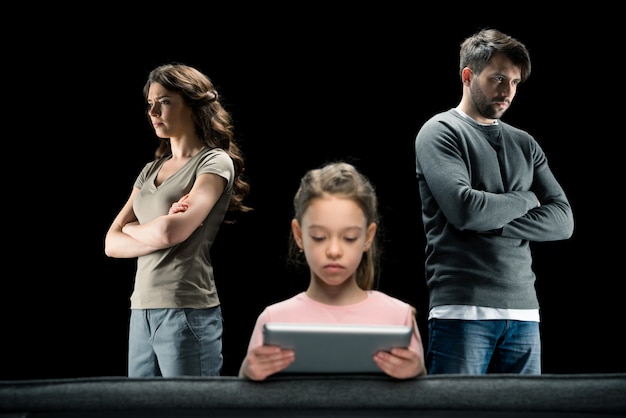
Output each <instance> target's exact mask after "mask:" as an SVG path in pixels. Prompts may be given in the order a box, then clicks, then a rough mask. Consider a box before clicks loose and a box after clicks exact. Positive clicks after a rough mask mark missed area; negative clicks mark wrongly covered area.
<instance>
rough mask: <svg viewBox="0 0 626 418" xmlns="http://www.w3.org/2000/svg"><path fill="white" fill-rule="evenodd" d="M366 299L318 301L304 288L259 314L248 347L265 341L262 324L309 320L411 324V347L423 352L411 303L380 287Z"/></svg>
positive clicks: (370, 323) (342, 322)
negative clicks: (341, 303)
mask: <svg viewBox="0 0 626 418" xmlns="http://www.w3.org/2000/svg"><path fill="white" fill-rule="evenodd" d="M368 295H369V297H368V298H367V299H366V300H364V301H363V302H359V303H355V304H354V305H347V306H333V305H326V304H324V303H320V302H317V301H315V300H313V299H311V298H309V297H308V296H307V294H306V293H305V292H302V293H298V294H297V295H295V296H293V297H291V298H289V299H286V300H284V301H281V302H277V303H275V304H273V305H269V306H267V307H266V308H265V309H264V310H263V312H261V314H260V315H259V317H258V318H257V320H256V324H255V326H254V330H253V331H252V336H251V337H250V343H249V345H248V350H250V349H251V348H253V347H256V346H259V345H261V344H263V325H264V324H265V323H267V322H305V323H306V322H308V323H318V324H319V323H324V324H367V325H380V324H389V325H412V326H413V328H414V329H415V331H416V332H414V333H413V337H412V338H411V348H412V349H413V350H415V351H416V352H418V353H419V354H420V355H421V356H423V355H424V348H423V346H422V337H421V336H420V333H419V330H418V328H417V323H416V322H415V316H414V315H413V311H412V309H411V306H410V305H409V304H408V303H406V302H403V301H401V300H399V299H396V298H393V297H391V296H389V295H386V294H384V293H382V292H379V291H377V290H370V291H368Z"/></svg>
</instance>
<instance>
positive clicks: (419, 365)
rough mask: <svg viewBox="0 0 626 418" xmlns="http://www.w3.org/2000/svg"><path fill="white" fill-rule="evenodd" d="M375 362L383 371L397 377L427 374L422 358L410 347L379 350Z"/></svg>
mask: <svg viewBox="0 0 626 418" xmlns="http://www.w3.org/2000/svg"><path fill="white" fill-rule="evenodd" d="M374 362H375V363H376V364H377V365H378V367H380V369H381V370H382V371H383V372H385V373H386V374H388V375H389V376H391V377H395V378H396V379H411V378H413V377H416V376H421V375H425V374H426V366H425V365H424V363H423V362H422V358H421V357H420V356H419V354H417V353H416V352H415V351H413V350H411V349H409V348H392V349H391V352H387V351H379V352H378V353H376V354H375V355H374Z"/></svg>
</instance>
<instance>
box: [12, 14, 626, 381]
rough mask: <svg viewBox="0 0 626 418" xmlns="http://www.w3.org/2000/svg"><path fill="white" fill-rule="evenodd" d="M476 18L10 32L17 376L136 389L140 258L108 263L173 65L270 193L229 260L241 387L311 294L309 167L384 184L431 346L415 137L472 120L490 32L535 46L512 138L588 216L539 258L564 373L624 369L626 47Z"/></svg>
mask: <svg viewBox="0 0 626 418" xmlns="http://www.w3.org/2000/svg"><path fill="white" fill-rule="evenodd" d="M469 6H471V7H474V8H479V9H478V10H477V11H476V12H468V11H465V10H461V8H459V10H455V7H456V6H454V7H453V6H452V5H449V7H448V6H441V10H439V11H438V12H437V11H434V10H432V9H430V10H429V11H428V12H427V11H425V10H424V11H420V10H416V9H415V6H412V7H408V6H404V7H397V6H393V5H392V4H391V3H390V4H388V5H385V6H384V7H382V6H371V7H368V8H366V7H359V8H358V9H356V8H352V9H347V8H346V9H344V10H342V11H340V10H338V9H337V8H335V7H322V6H305V5H299V6H291V7H289V6H287V7H281V8H279V7H277V6H268V5H265V6H258V5H257V6H255V7H253V8H251V7H250V6H244V5H241V6H239V7H233V8H232V9H231V10H218V9H217V8H211V9H209V8H208V7H205V9H206V10H199V9H194V8H189V7H188V6H184V5H182V4H181V5H173V6H172V7H171V8H170V9H163V10H154V9H153V8H152V5H148V4H147V5H144V6H143V7H147V8H149V9H151V12H154V13H146V14H145V15H137V16H134V17H132V18H131V17H129V16H128V15H127V14H126V13H125V12H124V11H123V9H120V10H115V11H113V10H104V11H97V12H96V11H94V12H91V11H81V12H77V11H73V13H79V14H80V15H81V17H80V18H79V19H69V18H64V19H62V20H57V19H47V18H46V16H47V13H48V12H50V13H52V12H53V10H39V14H38V16H39V17H38V18H37V19H32V18H31V19H24V23H23V24H22V25H18V26H19V29H18V30H15V31H12V32H11V33H6V34H5V39H6V40H7V45H8V49H9V50H10V51H9V53H10V55H8V56H6V57H5V64H4V68H5V71H4V74H5V76H4V83H3V84H4V88H3V91H4V92H5V93H6V94H5V95H3V96H4V99H5V107H6V106H7V105H8V107H9V108H10V109H11V110H10V111H9V113H8V114H5V115H8V117H7V120H5V126H12V127H13V129H16V132H11V131H10V130H9V129H8V128H7V132H6V135H7V137H5V141H6V142H7V143H8V145H7V147H8V151H7V153H8V154H7V155H5V166H6V167H10V172H11V173H13V177H11V182H10V183H9V184H11V185H12V186H11V187H7V188H6V189H5V210H4V213H5V216H6V218H7V222H6V223H7V225H6V236H5V238H6V241H5V248H6V250H5V257H4V258H5V260H4V261H5V265H6V266H7V269H6V272H5V274H4V277H5V278H4V280H3V281H4V283H5V287H4V291H3V294H4V297H3V299H4V303H3V324H4V327H5V332H4V333H3V335H5V338H6V339H5V340H4V342H3V355H2V365H1V366H0V367H1V369H0V379H34V378H73V377H88V376H124V375H125V374H126V350H127V321H128V313H129V312H128V306H129V296H130V293H131V291H132V282H133V274H134V270H135V261H134V260H116V259H109V258H107V257H106V256H105V255H104V253H103V239H104V235H105V233H106V229H107V228H108V226H109V224H110V222H111V221H112V219H113V217H114V216H115V215H116V213H117V211H118V210H119V209H120V208H121V206H122V205H123V203H124V202H125V200H126V198H127V197H128V194H129V193H130V190H131V186H132V184H133V181H134V179H135V177H136V175H137V174H138V172H139V170H140V169H141V167H142V166H143V165H144V164H145V162H147V161H148V160H150V159H151V158H152V156H153V153H154V151H155V149H156V146H157V140H156V137H155V136H154V133H153V131H152V128H151V127H150V125H149V123H148V121H147V118H146V116H145V101H144V98H143V95H142V87H143V84H144V82H145V79H146V77H147V74H148V72H149V71H150V70H151V69H152V68H154V67H155V66H157V65H160V64H162V63H165V62H170V61H178V62H183V63H186V64H189V65H193V66H196V67H198V68H199V69H200V70H202V71H203V72H205V73H206V74H207V75H209V77H210V78H211V79H212V80H213V81H214V83H215V84H216V86H217V88H218V91H219V92H220V94H221V98H222V102H223V104H224V106H225V107H226V108H227V109H228V110H229V111H230V112H231V113H232V115H233V117H234V123H235V133H236V137H237V140H238V142H239V145H240V146H241V148H242V150H243V152H244V155H245V157H246V174H247V176H248V180H249V182H250V184H251V186H252V193H251V195H250V197H249V201H248V203H249V204H250V205H251V206H253V207H254V208H255V211H254V212H251V213H248V214H243V215H239V216H238V222H237V223H236V224H235V225H225V226H224V227H222V230H221V231H220V233H219V235H218V238H217V241H216V244H215V245H214V250H213V259H214V264H215V272H216V280H217V286H218V291H219V294H220V297H221V300H222V309H223V314H224V318H225V322H224V375H234V374H236V373H237V370H238V367H239V363H240V362H241V360H242V358H243V355H244V353H245V349H246V345H247V342H248V338H249V336H250V333H251V330H252V326H253V324H254V320H255V319H256V316H257V315H258V314H259V312H260V311H261V309H262V308H263V307H264V306H266V305H268V304H270V303H273V302H275V301H278V300H281V299H284V298H286V297H289V296H291V295H293V294H294V293H296V292H299V291H301V290H303V289H305V287H306V285H307V283H308V277H307V275H306V274H302V273H297V272H293V271H289V270H288V269H287V267H286V265H285V260H284V259H285V255H286V252H287V241H288V240H287V238H288V232H289V222H290V219H291V214H292V212H291V199H292V197H293V194H294V193H295V191H296V188H297V185H298V181H299V178H300V177H301V176H302V174H304V172H305V171H306V170H308V169H310V168H313V167H316V166H319V165H321V164H323V163H324V162H327V161H331V160H338V159H344V160H347V161H350V162H353V163H354V164H356V165H357V166H358V167H359V168H360V169H361V170H362V171H363V172H364V173H365V174H367V175H368V176H369V177H370V179H371V180H372V181H373V183H374V184H375V186H376V187H377V190H378V194H379V199H380V204H381V214H382V228H383V239H384V242H383V245H384V259H383V270H382V281H381V283H380V284H379V288H380V289H381V290H383V291H385V292H387V293H389V294H391V295H393V296H396V297H398V298H400V299H403V300H405V301H407V302H410V303H412V304H413V305H415V306H416V307H417V308H418V315H419V317H418V318H419V321H420V327H421V329H422V334H423V338H424V339H426V338H427V333H426V322H425V315H426V308H427V294H426V288H425V285H424V274H423V253H424V236H423V231H422V225H421V219H420V211H419V200H418V195H417V187H416V180H415V171H414V168H415V166H414V164H415V163H414V154H413V152H414V151H413V141H414V138H415V134H416V133H417V130H418V129H419V127H420V126H421V124H422V123H423V122H424V121H426V119H428V118H429V117H430V116H432V115H433V114H434V113H436V112H440V111H443V110H447V109H449V108H451V107H454V106H456V105H457V103H458V101H459V99H460V95H461V84H460V81H459V75H458V47H459V44H460V42H461V41H462V40H463V39H464V38H465V37H466V36H468V35H470V34H471V33H473V32H474V31H476V30H478V29H480V28H482V27H485V26H491V27H496V28H498V29H500V30H503V31H504V32H506V33H508V34H510V35H512V36H514V37H516V38H518V39H519V40H521V41H522V42H524V43H525V44H526V45H527V47H528V48H529V50H530V53H531V59H532V65H533V68H532V74H531V77H530V79H529V81H528V82H527V83H525V84H523V85H522V86H521V87H520V88H519V89H518V94H517V96H516V98H515V100H514V102H513V105H512V107H511V108H510V110H508V111H507V113H506V114H505V116H504V117H503V120H504V121H506V122H509V123H511V124H513V125H516V126H519V127H521V128H523V129H526V130H528V131H529V132H530V133H531V134H532V135H534V136H535V138H536V139H537V140H538V141H539V143H540V144H541V146H542V147H543V148H544V150H545V152H546V153H547V156H548V158H549V161H550V165H551V167H552V169H553V171H554V173H555V175H556V176H557V178H558V179H559V180H560V181H561V183H562V185H563V187H564V189H565V191H566V193H567V194H568V197H569V198H570V200H571V203H572V206H573V209H574V215H575V221H576V229H575V232H574V236H573V237H572V238H571V239H570V240H567V241H560V242H550V243H541V244H535V245H533V251H534V256H535V263H534V269H535V271H536V274H537V277H538V280H537V289H538V292H539V298H540V301H541V306H542V309H541V313H542V321H543V322H542V333H543V358H544V365H543V367H544V372H545V373H603V372H625V371H626V365H625V362H624V358H623V349H622V348H621V347H620V345H619V343H618V341H620V340H622V339H623V338H622V337H621V335H620V332H621V331H623V327H624V314H623V311H622V310H621V308H622V297H621V288H622V286H623V285H622V283H621V282H622V281H623V277H624V275H623V272H622V271H621V259H620V256H619V255H618V253H621V250H620V248H622V244H621V243H620V241H621V239H622V237H621V232H622V229H623V228H622V226H621V223H622V222H621V220H622V219H621V210H620V209H621V203H619V202H621V197H620V193H619V191H620V190H619V189H618V187H617V179H618V178H619V177H620V176H619V174H620V173H619V172H618V170H619V168H620V165H619V163H616V161H618V158H619V154H618V149H619V148H618V147H621V145H622V144H621V143H622V142H623V141H622V140H623V130H622V128H621V126H619V125H620V124H619V118H617V119H616V118H614V117H612V116H610V113H609V111H610V109H611V108H613V106H614V102H615V101H616V100H621V95H619V94H616V93H617V91H618V89H619V85H620V84H623V81H622V79H623V74H622V72H623V71H622V70H621V69H620V68H619V66H621V63H619V62H618V60H617V58H618V57H619V56H620V55H621V52H620V51H621V48H622V44H623V36H622V35H616V34H615V33H614V32H616V29H618V28H616V27H615V26H614V24H611V23H610V21H611V20H612V19H613V14H612V12H611V11H608V10H604V11H602V12H601V13H602V14H593V13H591V12H589V11H588V10H573V11H570V12H569V13H570V14H569V17H568V18H567V19H565V18H564V17H563V16H562V15H561V14H560V13H558V12H555V13H554V14H553V15H546V13H545V12H544V11H539V9H537V10H536V11H532V10H524V11H522V12H524V13H523V16H522V13H521V12H520V11H519V10H513V11H507V10H502V9H501V8H500V5H488V4H481V5H477V4H469ZM437 7H439V6H437ZM54 11H55V12H57V13H59V12H63V11H59V10H58V9H57V10H54ZM572 13H574V14H575V15H572ZM61 14H62V13H61ZM607 20H608V24H607ZM5 30H6V29H5ZM26 39H28V41H26ZM622 90H623V88H622ZM7 102H8V103H7ZM12 115H13V116H12ZM616 122H617V123H616ZM14 158H15V159H14ZM7 170H9V168H7ZM5 175H6V174H5ZM5 179H8V177H5ZM618 250H620V251H618ZM10 266H13V267H12V268H10Z"/></svg>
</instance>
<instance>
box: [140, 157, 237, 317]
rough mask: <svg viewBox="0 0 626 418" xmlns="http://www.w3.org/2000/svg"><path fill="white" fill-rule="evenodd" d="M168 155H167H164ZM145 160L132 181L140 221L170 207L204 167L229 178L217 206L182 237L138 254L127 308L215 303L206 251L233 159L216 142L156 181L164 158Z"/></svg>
mask: <svg viewBox="0 0 626 418" xmlns="http://www.w3.org/2000/svg"><path fill="white" fill-rule="evenodd" d="M166 158H168V157H166ZM166 158H165V159H161V160H156V161H153V162H150V163H148V164H146V165H145V166H144V168H143V169H142V170H141V173H140V174H139V176H138V177H137V180H136V181H135V184H134V186H135V187H137V188H139V189H140V192H139V193H138V194H137V196H136V197H135V200H134V202H133V209H134V211H135V214H136V216H137V218H138V220H139V222H140V223H145V222H148V221H150V220H151V219H154V218H156V217H158V216H162V215H165V214H167V213H168V211H169V208H170V206H171V205H172V203H174V202H176V201H178V200H179V199H180V198H181V197H182V196H184V195H185V194H187V193H188V192H189V191H190V190H191V188H192V186H193V184H194V181H195V180H196V178H197V177H198V176H199V175H201V174H204V173H214V174H217V175H219V176H221V177H224V178H225V179H226V180H227V182H228V184H227V185H226V188H225V189H224V192H223V193H222V196H220V198H219V200H218V201H217V202H216V204H215V207H214V208H213V210H211V212H209V215H208V216H207V218H206V219H205V221H204V222H203V224H202V225H201V226H200V227H199V228H198V229H196V230H195V231H194V232H193V234H191V236H190V237H189V238H187V240H186V241H184V242H182V243H180V244H178V245H175V246H173V247H170V248H166V249H163V250H159V251H156V252H154V253H151V254H148V255H144V256H141V257H138V259H137V273H136V275H135V286H134V290H133V293H132V295H131V298H130V302H131V306H130V307H131V309H153V308H197V309H202V308H209V307H213V306H217V305H219V303H220V301H219V297H218V294H217V289H216V288H215V280H214V277H213V266H212V264H211V256H210V254H209V252H210V250H211V246H212V245H213V241H214V240H215V236H216V235H217V232H218V230H219V228H220V225H221V224H222V222H223V220H224V216H225V214H226V211H227V210H228V206H229V203H230V196H231V193H232V187H233V181H234V172H235V170H234V165H233V161H232V159H231V158H230V157H229V156H228V154H227V153H226V152H225V151H224V150H222V149H219V148H209V147H205V148H204V149H202V151H200V152H199V153H198V154H196V155H195V156H194V157H193V158H191V159H190V160H189V161H188V162H187V163H186V164H185V165H184V166H183V167H182V168H181V169H180V170H179V171H178V172H176V173H175V174H173V175H172V176H170V177H169V178H168V179H167V180H165V181H164V182H163V183H162V184H161V185H160V186H158V187H157V186H156V185H155V179H156V175H157V173H158V171H159V169H160V167H161V165H162V164H163V162H164V161H165V160H166Z"/></svg>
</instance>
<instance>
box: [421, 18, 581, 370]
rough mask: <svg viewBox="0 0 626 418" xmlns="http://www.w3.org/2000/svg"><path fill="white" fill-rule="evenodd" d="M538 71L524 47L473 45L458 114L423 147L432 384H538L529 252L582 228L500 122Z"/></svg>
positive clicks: (536, 151) (526, 141)
mask: <svg viewBox="0 0 626 418" xmlns="http://www.w3.org/2000/svg"><path fill="white" fill-rule="evenodd" d="M530 69H531V63H530V55H529V53H528V50H527V48H526V47H525V45H524V44H522V43H521V42H519V41H518V40H516V39H514V38H512V37H510V36H508V35H506V34H504V33H502V32H500V31H498V30H494V29H484V30H481V31H479V32H477V33H476V34H474V35H472V36H471V37H469V38H467V39H466V40H465V41H463V43H462V44H461V50H460V75H461V82H462V85H463V95H462V98H461V101H460V103H459V104H458V106H457V107H456V108H454V109H450V110H448V111H445V112H442V113H439V114H437V115H435V116H434V117H432V118H431V119H430V120H428V121H427V122H426V123H425V124H424V125H423V126H422V128H421V129H420V130H419V132H418V134H417V137H416V140H415V153H416V174H417V178H418V183H419V193H420V198H421V201H422V221H423V225H424V232H425V234H426V258H425V264H426V266H425V267H426V269H425V272H426V281H427V285H428V290H429V319H428V330H429V340H428V349H427V354H426V366H427V370H428V373H429V374H438V373H462V374H485V373H523V374H541V339H540V333H539V321H540V318H539V302H538V299H537V294H536V290H535V279H536V277H535V273H534V271H533V269H532V256H531V250H530V242H533V241H556V240H564V239H568V238H570V237H571V236H572V234H573V231H574V218H573V214H572V210H571V207H570V204H569V201H568V199H567V197H566V195H565V193H564V191H563V189H562V187H561V186H560V184H559V183H558V181H557V180H556V178H555V176H554V175H553V173H552V172H551V170H550V168H549V166H548V161H547V159H546V155H545V154H544V152H543V150H542V149H541V147H540V146H539V144H538V143H537V141H536V140H535V139H534V138H533V137H532V136H531V135H530V134H528V133H527V132H525V131H523V130H520V129H518V128H515V127H513V126H511V125H509V124H507V123H505V122H503V121H501V120H500V118H501V117H502V115H503V114H504V113H505V112H506V110H507V109H508V108H509V106H510V105H511V102H512V100H513V98H514V97H515V94H516V92H517V88H518V86H519V85H520V83H522V82H523V81H525V80H526V79H527V78H528V77H529V75H530Z"/></svg>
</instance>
